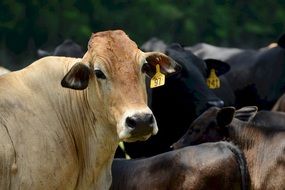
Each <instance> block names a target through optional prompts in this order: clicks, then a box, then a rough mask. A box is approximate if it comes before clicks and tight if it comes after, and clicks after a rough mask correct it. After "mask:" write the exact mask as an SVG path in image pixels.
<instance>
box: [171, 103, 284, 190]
mask: <svg viewBox="0 0 285 190" xmlns="http://www.w3.org/2000/svg"><path fill="white" fill-rule="evenodd" d="M223 139H228V140H230V141H232V142H234V143H235V145H238V146H239V148H240V149H241V150H242V151H243V152H244V154H245V158H246V161H247V164H248V170H249V174H250V178H251V189H263V190H267V189H270V190H271V189H274V190H284V188H285V113H283V112H270V111H259V112H257V108H256V107H244V108H242V109H240V110H237V111H236V112H235V109H234V108H233V107H225V108H222V109H220V108H217V107H213V108H210V109H209V110H207V111H206V112H204V113H203V114H202V115H201V116H200V117H199V118H197V119H196V120H195V121H194V122H193V123H192V124H191V126H190V127H189V129H188V131H187V133H186V134H185V135H184V136H183V137H182V138H181V139H180V140H179V141H178V142H176V143H175V144H174V145H173V147H174V148H181V147H184V146H188V145H193V144H199V143H204V142H209V141H213V142H215V141H219V140H223Z"/></svg>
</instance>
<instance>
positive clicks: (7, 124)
mask: <svg viewBox="0 0 285 190" xmlns="http://www.w3.org/2000/svg"><path fill="white" fill-rule="evenodd" d="M157 64H159V65H160V67H161V72H163V73H164V74H170V73H174V72H175V69H176V68H178V67H177V65H176V63H175V62H174V61H173V60H172V59H170V58H169V57H167V56H166V55H164V54H161V53H155V52H153V53H144V52H142V51H140V50H139V49H138V48H137V45H136V44H135V43H134V42H133V41H132V40H130V39H129V38H128V36H127V35H126V34H125V33H124V32H123V31H106V32H99V33H95V34H93V35H92V36H91V39H90V41H89V44H88V51H87V53H86V54H85V55H84V57H83V59H82V60H81V59H75V58H66V57H46V58H43V59H40V60H38V61H36V62H34V63H33V64H31V65H30V66H28V67H26V68H25V69H22V70H20V71H16V72H11V73H9V74H6V75H4V76H1V77H0V125H1V127H0V135H1V137H0V145H1V146H0V189H29V190H31V189H45V190H48V189H53V190H54V189H84V190H85V189H92V190H95V189H96V190H101V189H108V188H109V187H110V184H111V163H112V159H113V156H114V153H115V149H116V148H117V145H118V142H119V141H120V140H124V141H136V140H146V139H147V138H148V137H150V136H151V135H152V134H155V133H157V130H158V129H157V125H156V121H155V118H154V117H153V115H152V112H151V110H150V109H149V108H148V107H147V105H146V104H147V95H146V89H145V88H146V87H145V82H144V81H145V74H149V75H153V73H154V71H153V70H154V69H155V65H157ZM63 87H66V88H63Z"/></svg>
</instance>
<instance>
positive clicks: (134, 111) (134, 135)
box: [62, 31, 178, 141]
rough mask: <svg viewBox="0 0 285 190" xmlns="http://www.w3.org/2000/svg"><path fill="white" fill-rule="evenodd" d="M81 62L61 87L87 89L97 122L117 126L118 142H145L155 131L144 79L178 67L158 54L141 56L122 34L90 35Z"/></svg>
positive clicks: (116, 32)
mask: <svg viewBox="0 0 285 190" xmlns="http://www.w3.org/2000/svg"><path fill="white" fill-rule="evenodd" d="M82 62H83V63H84V64H83V63H79V64H77V65H74V66H73V68H71V70H70V71H69V73H68V74H67V75H66V76H65V78H64V79H63V81H62V85H63V86H64V87H68V88H73V89H78V90H80V89H85V88H87V92H88V93H87V94H88V102H89V104H90V107H91V108H92V109H93V111H94V112H95V113H96V116H97V119H98V120H101V122H104V123H105V124H107V125H109V126H116V131H117V134H118V137H119V139H120V140H124V141H136V140H146V139H147V138H149V137H150V136H151V135H152V134H156V133H157V131H158V128H157V124H156V120H155V118H154V116H153V114H152V111H151V110H150V109H149V108H148V107H147V94H146V87H145V76H146V75H149V76H152V75H153V74H154V73H155V66H156V65H157V64H159V65H160V67H161V72H163V73H164V74H171V73H174V72H176V68H178V65H177V64H176V63H175V62H174V61H173V60H172V59H170V58H169V57H167V56H166V55H164V54H161V53H144V52H142V51H140V50H139V49H138V48H137V45H136V44H135V43H134V42H133V41H132V40H130V39H129V38H128V36H127V35H126V34H125V33H124V32H123V31H107V32H100V33H96V34H93V35H92V36H91V39H90V41H89V44H88V51H87V53H86V54H85V55H84V57H83V59H82Z"/></svg>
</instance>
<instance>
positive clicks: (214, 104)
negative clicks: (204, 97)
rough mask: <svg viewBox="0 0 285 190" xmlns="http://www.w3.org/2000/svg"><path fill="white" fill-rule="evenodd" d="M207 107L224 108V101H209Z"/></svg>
mask: <svg viewBox="0 0 285 190" xmlns="http://www.w3.org/2000/svg"><path fill="white" fill-rule="evenodd" d="M207 105H208V106H209V107H213V106H215V107H219V108H221V107H223V106H224V101H223V100H214V101H208V103H207Z"/></svg>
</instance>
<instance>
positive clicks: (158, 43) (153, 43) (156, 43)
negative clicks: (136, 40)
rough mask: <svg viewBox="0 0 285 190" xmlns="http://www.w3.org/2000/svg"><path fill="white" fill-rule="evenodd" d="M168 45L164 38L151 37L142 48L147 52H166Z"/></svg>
mask: <svg viewBox="0 0 285 190" xmlns="http://www.w3.org/2000/svg"><path fill="white" fill-rule="evenodd" d="M166 47H167V44H166V43H165V42H164V41H163V40H161V39H158V38H156V37H153V38H151V39H149V40H148V41H146V42H145V43H143V44H142V45H141V47H140V49H141V50H143V51H145V52H147V51H158V52H161V53H164V52H165V50H166Z"/></svg>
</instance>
